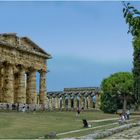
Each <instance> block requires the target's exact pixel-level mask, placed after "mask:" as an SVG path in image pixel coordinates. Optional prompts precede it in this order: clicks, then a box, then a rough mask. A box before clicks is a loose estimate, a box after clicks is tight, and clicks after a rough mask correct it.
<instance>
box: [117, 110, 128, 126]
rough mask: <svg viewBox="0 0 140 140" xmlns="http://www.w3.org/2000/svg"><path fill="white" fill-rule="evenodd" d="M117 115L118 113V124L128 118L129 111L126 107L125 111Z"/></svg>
mask: <svg viewBox="0 0 140 140" xmlns="http://www.w3.org/2000/svg"><path fill="white" fill-rule="evenodd" d="M119 115H120V117H119V124H124V123H125V121H126V120H129V118H130V111H129V109H128V110H127V111H126V112H124V113H121V114H119Z"/></svg>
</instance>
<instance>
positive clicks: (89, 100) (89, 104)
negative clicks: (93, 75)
mask: <svg viewBox="0 0 140 140" xmlns="http://www.w3.org/2000/svg"><path fill="white" fill-rule="evenodd" d="M90 98H91V97H90V95H89V96H88V97H87V101H88V102H87V104H88V109H90V108H91V99H90Z"/></svg>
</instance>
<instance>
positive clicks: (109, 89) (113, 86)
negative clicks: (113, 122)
mask: <svg viewBox="0 0 140 140" xmlns="http://www.w3.org/2000/svg"><path fill="white" fill-rule="evenodd" d="M101 89H102V90H103V93H102V95H101V104H102V103H104V100H105V99H104V98H107V97H112V98H110V99H111V100H112V101H113V102H114V104H115V103H116V104H117V102H116V101H117V100H114V98H115V99H120V100H121V99H122V100H123V111H126V107H127V101H128V99H129V98H130V97H131V96H132V95H133V92H132V91H133V75H132V73H129V72H119V73H115V74H112V75H111V76H109V77H108V78H106V79H104V80H103V81H102V84H101ZM120 100H119V101H120ZM104 104H105V103H104ZM110 107H111V106H110Z"/></svg>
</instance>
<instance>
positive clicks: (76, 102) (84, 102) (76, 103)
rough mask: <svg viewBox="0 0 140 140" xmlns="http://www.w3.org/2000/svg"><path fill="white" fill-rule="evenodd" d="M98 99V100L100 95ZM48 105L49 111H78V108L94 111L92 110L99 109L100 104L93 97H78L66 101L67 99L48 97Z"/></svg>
mask: <svg viewBox="0 0 140 140" xmlns="http://www.w3.org/2000/svg"><path fill="white" fill-rule="evenodd" d="M95 96H97V97H96V98H97V99H98V98H99V97H98V95H95ZM47 104H48V108H49V109H52V110H53V109H66V110H67V109H76V108H83V109H92V108H96V109H97V108H99V106H98V102H94V101H93V98H92V96H88V97H84V96H81V97H80V98H79V99H77V97H75V98H73V99H71V98H68V99H66V98H65V97H57V96H56V97H52V96H50V97H48V99H47Z"/></svg>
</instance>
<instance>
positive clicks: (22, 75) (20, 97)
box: [17, 67, 26, 104]
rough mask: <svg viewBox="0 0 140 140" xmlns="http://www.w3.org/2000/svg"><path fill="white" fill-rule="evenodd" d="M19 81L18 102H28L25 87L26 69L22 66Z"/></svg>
mask: <svg viewBox="0 0 140 140" xmlns="http://www.w3.org/2000/svg"><path fill="white" fill-rule="evenodd" d="M18 78H19V79H18V80H19V83H18V94H17V103H22V104H24V103H26V87H25V69H24V68H23V67H20V69H19V77H18Z"/></svg>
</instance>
